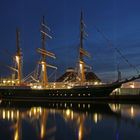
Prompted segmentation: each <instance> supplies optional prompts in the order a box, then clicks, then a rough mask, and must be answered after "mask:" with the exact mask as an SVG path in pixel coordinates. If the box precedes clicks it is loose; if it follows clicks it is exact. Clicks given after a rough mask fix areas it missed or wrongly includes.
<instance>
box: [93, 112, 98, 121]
mask: <svg viewBox="0 0 140 140" xmlns="http://www.w3.org/2000/svg"><path fill="white" fill-rule="evenodd" d="M93 119H94V122H95V123H97V121H98V114H97V113H95V114H94V116H93Z"/></svg>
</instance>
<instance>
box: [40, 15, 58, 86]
mask: <svg viewBox="0 0 140 140" xmlns="http://www.w3.org/2000/svg"><path fill="white" fill-rule="evenodd" d="M47 31H50V28H49V27H48V26H47V25H46V24H45V18H44V16H43V18H42V23H41V39H42V46H41V48H38V49H37V52H38V53H40V54H41V61H40V62H39V64H40V65H41V82H42V87H45V86H47V85H48V76H47V66H48V67H51V68H55V69H57V68H56V67H55V66H52V65H50V64H47V62H46V58H47V56H49V57H52V58H56V57H55V54H53V53H52V52H49V51H47V50H46V47H45V46H46V40H47V37H48V38H50V39H52V37H51V36H50V35H49V34H48V33H47Z"/></svg>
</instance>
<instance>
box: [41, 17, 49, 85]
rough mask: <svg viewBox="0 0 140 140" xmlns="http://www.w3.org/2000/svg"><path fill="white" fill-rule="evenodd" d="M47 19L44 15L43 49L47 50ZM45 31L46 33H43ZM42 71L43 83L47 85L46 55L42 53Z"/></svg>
mask: <svg viewBox="0 0 140 140" xmlns="http://www.w3.org/2000/svg"><path fill="white" fill-rule="evenodd" d="M43 25H45V20H44V16H43V19H42V25H41V28H42V29H41V31H42V32H41V33H42V49H43V50H46V48H45V45H46V35H45V26H43ZM43 32H44V33H43ZM41 67H42V69H41V71H42V85H43V86H45V85H47V84H48V77H47V68H46V55H45V54H42V61H41Z"/></svg>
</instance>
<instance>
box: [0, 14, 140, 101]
mask: <svg viewBox="0 0 140 140" xmlns="http://www.w3.org/2000/svg"><path fill="white" fill-rule="evenodd" d="M84 26H85V24H84V21H83V13H82V12H81V18H80V46H79V56H78V62H77V67H76V69H75V70H74V72H72V71H68V73H67V74H68V75H69V74H73V75H74V76H72V78H70V77H69V76H66V77H65V78H64V77H60V78H59V79H58V80H57V81H55V82H49V80H48V75H47V68H48V67H51V68H53V69H57V67H55V66H53V65H51V64H48V62H46V58H47V57H51V58H53V59H55V58H56V56H55V54H54V53H52V52H50V51H48V50H47V49H46V39H47V38H51V36H50V35H49V34H48V31H49V30H50V28H49V27H48V26H47V25H46V23H45V19H44V17H43V19H42V23H41V39H42V46H41V48H38V49H37V52H38V53H39V54H40V55H41V59H40V60H39V62H38V64H39V65H40V70H41V72H40V80H39V81H38V80H36V82H34V83H29V82H28V83H25V82H24V81H23V79H22V51H21V48H20V45H19V44H20V43H19V31H18V30H17V32H16V39H17V43H16V46H17V47H16V48H17V51H16V54H15V57H14V60H15V63H16V65H15V67H14V68H13V67H10V68H11V69H12V70H14V71H15V77H16V78H15V80H14V81H12V82H11V84H9V85H7V84H5V83H6V81H3V82H2V83H3V84H1V86H0V97H1V98H2V99H8V100H13V99H16V100H18V99H20V100H93V99H95V98H100V97H108V96H109V95H110V94H111V92H112V91H113V90H115V89H116V88H119V87H120V86H121V85H122V84H123V83H126V82H129V81H132V80H135V79H139V78H140V75H138V76H135V77H132V78H130V79H125V80H120V81H119V80H118V81H115V82H112V83H102V82H101V80H100V79H99V78H98V77H97V76H96V75H95V74H94V75H93V73H88V75H92V76H93V78H95V79H96V80H87V79H88V78H87V72H86V63H85V60H84V57H89V56H90V54H89V53H88V52H87V51H86V50H85V49H84V45H83V41H84V35H85V31H84ZM67 74H66V75H67ZM73 77H74V80H72V79H73ZM89 77H91V76H89ZM9 83H10V82H9Z"/></svg>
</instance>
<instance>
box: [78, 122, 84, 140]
mask: <svg viewBox="0 0 140 140" xmlns="http://www.w3.org/2000/svg"><path fill="white" fill-rule="evenodd" d="M82 137H83V126H82V124H80V127H79V132H78V140H82Z"/></svg>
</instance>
